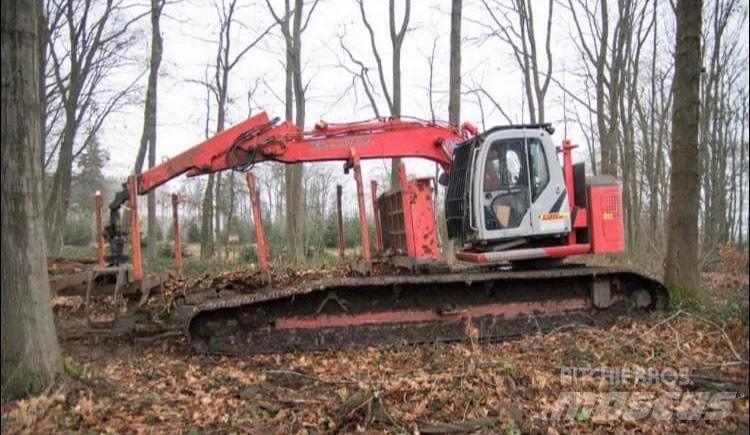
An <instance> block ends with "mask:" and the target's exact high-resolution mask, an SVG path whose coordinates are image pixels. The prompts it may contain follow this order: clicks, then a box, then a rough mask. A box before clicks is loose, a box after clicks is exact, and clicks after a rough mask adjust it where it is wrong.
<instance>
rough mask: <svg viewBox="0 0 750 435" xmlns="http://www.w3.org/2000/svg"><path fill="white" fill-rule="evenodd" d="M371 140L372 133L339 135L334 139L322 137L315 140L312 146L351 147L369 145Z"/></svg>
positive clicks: (328, 147)
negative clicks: (352, 135) (349, 135)
mask: <svg viewBox="0 0 750 435" xmlns="http://www.w3.org/2000/svg"><path fill="white" fill-rule="evenodd" d="M370 142H371V138H370V135H364V136H359V137H357V136H355V137H337V138H333V139H321V140H319V141H315V142H313V144H312V147H313V148H316V149H331V148H351V147H358V146H364V145H369V144H370Z"/></svg>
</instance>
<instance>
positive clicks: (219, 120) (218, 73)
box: [201, 0, 271, 258]
mask: <svg viewBox="0 0 750 435" xmlns="http://www.w3.org/2000/svg"><path fill="white" fill-rule="evenodd" d="M214 6H215V7H216V9H217V13H218V16H219V41H218V47H217V50H216V64H215V65H213V68H214V69H213V73H214V74H213V79H212V80H211V81H209V79H208V77H206V80H205V82H203V84H204V85H205V86H206V89H207V93H208V95H207V96H206V107H207V111H206V137H208V136H209V134H208V123H209V118H210V96H211V95H213V96H214V97H215V99H216V112H217V113H216V131H215V132H216V133H218V132H220V131H222V130H224V124H225V121H226V105H227V95H228V93H229V77H230V73H231V71H232V69H233V68H234V67H235V66H237V63H239V61H240V60H241V59H242V58H243V57H244V56H245V55H246V54H247V53H248V52H249V51H250V50H251V49H252V48H253V47H255V46H256V45H257V44H258V43H259V42H260V41H261V40H262V39H263V38H264V37H265V36H266V35H267V34H268V32H269V31H270V30H271V26H269V27H267V28H266V29H265V30H264V31H262V32H260V34H258V36H257V37H256V38H255V39H253V40H252V41H250V42H249V43H248V44H246V45H244V46H242V48H241V50H239V52H238V53H237V54H234V55H233V54H232V50H231V43H232V40H231V36H232V32H231V30H232V24H234V23H235V21H236V20H235V18H234V13H235V11H236V7H237V0H231V1H230V2H228V3H227V2H218V1H217V2H215V3H214ZM214 202H215V204H214ZM220 202H221V174H211V175H209V178H208V183H207V184H206V190H205V192H204V196H203V216H202V222H201V257H204V258H206V257H211V256H213V254H214V251H215V237H214V229H215V230H216V233H218V232H219V231H220V230H221V210H220V207H219V204H220ZM214 226H215V228H214ZM217 235H218V234H217Z"/></svg>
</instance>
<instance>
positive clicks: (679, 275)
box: [664, 0, 703, 290]
mask: <svg viewBox="0 0 750 435" xmlns="http://www.w3.org/2000/svg"><path fill="white" fill-rule="evenodd" d="M702 3H703V2H702V0H682V1H679V2H678V4H677V35H676V42H675V83H674V115H673V119H672V154H671V157H672V175H671V177H670V178H671V180H670V192H669V233H668V241H667V258H666V270H665V272H664V279H665V281H666V283H667V285H669V286H672V287H677V288H683V289H689V290H692V289H696V288H698V285H699V281H698V207H699V206H700V162H699V159H697V158H696V156H697V155H698V126H699V125H700V117H701V115H700V95H699V88H700V75H701V63H702V60H701V21H702V20H701V14H702V10H701V9H702Z"/></svg>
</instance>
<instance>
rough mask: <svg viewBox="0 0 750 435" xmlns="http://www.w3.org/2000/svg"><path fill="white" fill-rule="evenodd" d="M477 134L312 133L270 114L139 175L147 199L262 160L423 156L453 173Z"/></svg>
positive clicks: (430, 125) (321, 127)
mask: <svg viewBox="0 0 750 435" xmlns="http://www.w3.org/2000/svg"><path fill="white" fill-rule="evenodd" d="M476 133H477V130H476V128H474V127H473V126H471V125H470V124H464V125H463V126H462V127H461V128H459V127H456V126H452V125H450V124H446V123H437V122H427V121H421V120H405V119H396V118H383V119H376V120H370V121H364V122H354V123H346V124H327V123H324V122H319V123H318V124H316V125H315V128H314V129H312V130H310V131H300V130H299V128H297V126H296V125H294V124H293V123H291V122H288V121H285V122H282V123H278V119H269V118H268V115H266V113H265V112H261V113H260V114H258V115H255V116H252V117H250V118H248V119H246V120H245V121H242V122H240V123H238V124H236V125H234V126H232V127H230V128H228V129H226V130H224V131H222V132H220V133H218V134H216V135H215V136H213V137H211V138H209V139H207V140H205V141H204V142H201V143H200V144H198V145H196V146H194V147H192V148H190V149H188V150H186V151H184V152H183V153H181V154H178V155H177V156H175V157H173V158H171V159H169V160H166V161H164V162H163V163H161V164H160V165H157V166H155V167H153V168H151V169H149V170H147V171H145V172H143V173H142V174H140V175H139V176H138V180H137V181H138V194H139V195H143V194H146V193H148V192H150V191H151V190H153V189H154V188H156V187H158V186H160V185H162V184H164V183H166V182H167V181H169V180H171V179H173V178H175V177H178V176H180V175H182V174H185V173H186V174H187V175H188V176H196V175H202V174H207V173H212V172H219V171H224V170H227V169H244V168H247V167H248V166H251V165H253V164H255V163H258V162H262V161H268V160H273V161H278V162H282V163H288V164H291V163H301V162H320V161H331V160H349V159H350V158H352V152H354V153H356V155H357V156H358V157H359V158H360V159H379V158H391V157H421V158H425V159H428V160H432V161H434V162H436V163H439V164H440V165H441V166H442V167H443V169H445V170H446V171H447V170H449V169H450V165H451V158H452V153H453V147H455V145H456V144H458V143H459V142H463V141H464V140H465V139H468V138H469V137H470V136H471V135H475V134H476Z"/></svg>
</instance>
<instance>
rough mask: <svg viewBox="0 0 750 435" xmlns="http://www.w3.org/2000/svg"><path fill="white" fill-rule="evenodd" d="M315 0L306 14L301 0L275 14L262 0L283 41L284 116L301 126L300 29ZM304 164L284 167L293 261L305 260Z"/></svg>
mask: <svg viewBox="0 0 750 435" xmlns="http://www.w3.org/2000/svg"><path fill="white" fill-rule="evenodd" d="M317 3H318V2H317V0H315V2H313V4H312V6H311V7H310V10H309V12H308V13H307V16H306V17H305V15H304V13H305V12H304V6H305V4H304V1H303V0H294V9H292V8H291V5H290V1H289V0H285V2H284V15H283V16H279V15H278V14H277V13H276V11H275V10H274V9H273V6H271V3H270V2H269V1H268V0H266V4H267V6H268V9H269V11H270V12H271V14H272V15H273V17H274V19H275V20H276V24H277V25H278V26H279V29H280V30H281V34H282V36H283V37H284V41H285V44H286V70H285V74H286V76H285V82H284V95H285V104H286V111H285V113H286V119H287V120H291V119H292V117H293V116H292V115H294V118H295V119H294V121H295V124H296V125H297V127H299V128H301V129H304V128H305V103H306V102H305V86H304V83H303V81H302V33H303V32H304V31H305V28H306V27H307V24H308V23H309V22H310V17H311V16H312V13H313V11H314V10H315V6H316V5H317ZM303 178H304V166H303V165H302V164H295V165H289V166H287V167H286V168H285V169H284V185H285V193H286V241H287V247H288V250H289V254H290V255H292V256H293V259H294V261H295V262H296V263H298V264H300V263H302V262H303V261H304V260H305V220H306V214H305V190H304V185H303Z"/></svg>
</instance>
